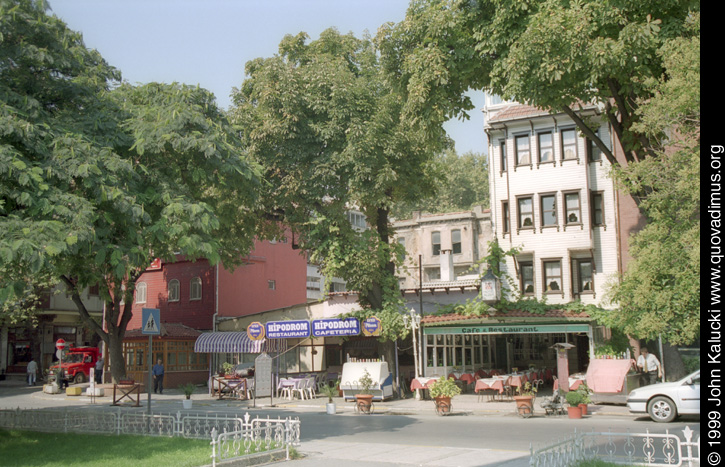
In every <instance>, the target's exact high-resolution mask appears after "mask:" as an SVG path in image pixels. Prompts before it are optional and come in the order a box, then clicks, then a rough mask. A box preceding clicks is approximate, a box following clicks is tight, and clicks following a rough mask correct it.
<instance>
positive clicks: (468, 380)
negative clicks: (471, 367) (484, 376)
mask: <svg viewBox="0 0 725 467" xmlns="http://www.w3.org/2000/svg"><path fill="white" fill-rule="evenodd" d="M458 379H459V380H461V381H463V382H464V383H466V384H471V383H473V382H474V381H475V380H476V378H475V377H474V376H473V375H472V374H470V373H464V374H462V375H461V377H460V378H458Z"/></svg>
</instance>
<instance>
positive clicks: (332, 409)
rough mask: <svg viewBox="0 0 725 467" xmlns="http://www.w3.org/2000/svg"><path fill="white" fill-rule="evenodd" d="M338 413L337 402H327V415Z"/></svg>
mask: <svg viewBox="0 0 725 467" xmlns="http://www.w3.org/2000/svg"><path fill="white" fill-rule="evenodd" d="M335 413H337V404H335V403H334V402H332V403H328V404H327V415H335Z"/></svg>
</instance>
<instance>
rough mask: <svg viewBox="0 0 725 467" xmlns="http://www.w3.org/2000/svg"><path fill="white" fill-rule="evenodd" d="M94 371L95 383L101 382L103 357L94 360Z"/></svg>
mask: <svg viewBox="0 0 725 467" xmlns="http://www.w3.org/2000/svg"><path fill="white" fill-rule="evenodd" d="M95 373H96V384H101V383H102V382H103V357H101V358H99V359H98V360H97V361H96V367H95Z"/></svg>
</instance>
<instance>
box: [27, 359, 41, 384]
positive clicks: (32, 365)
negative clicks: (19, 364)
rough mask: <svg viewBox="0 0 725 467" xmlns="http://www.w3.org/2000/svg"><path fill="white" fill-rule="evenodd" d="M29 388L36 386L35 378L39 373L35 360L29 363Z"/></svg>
mask: <svg viewBox="0 0 725 467" xmlns="http://www.w3.org/2000/svg"><path fill="white" fill-rule="evenodd" d="M27 371H28V386H35V377H36V374H37V373H38V364H37V363H35V359H34V358H31V359H30V362H28V370H27Z"/></svg>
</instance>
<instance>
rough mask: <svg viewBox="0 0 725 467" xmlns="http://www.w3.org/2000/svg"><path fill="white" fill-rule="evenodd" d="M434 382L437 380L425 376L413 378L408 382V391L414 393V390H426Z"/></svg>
mask: <svg viewBox="0 0 725 467" xmlns="http://www.w3.org/2000/svg"><path fill="white" fill-rule="evenodd" d="M436 381H438V378H427V377H425V376H420V377H418V378H414V379H413V381H411V382H410V390H411V391H415V390H416V389H428V385H429V384H432V383H434V382H436Z"/></svg>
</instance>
